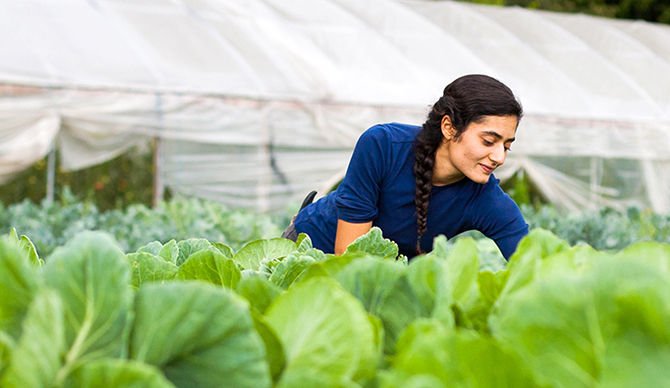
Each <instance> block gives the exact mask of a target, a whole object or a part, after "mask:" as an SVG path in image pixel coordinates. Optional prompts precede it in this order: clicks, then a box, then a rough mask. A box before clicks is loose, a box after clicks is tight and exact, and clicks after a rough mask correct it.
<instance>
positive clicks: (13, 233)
mask: <svg viewBox="0 0 670 388" xmlns="http://www.w3.org/2000/svg"><path fill="white" fill-rule="evenodd" d="M9 239H10V240H11V241H19V234H18V233H16V228H12V229H11V230H10V231H9Z"/></svg>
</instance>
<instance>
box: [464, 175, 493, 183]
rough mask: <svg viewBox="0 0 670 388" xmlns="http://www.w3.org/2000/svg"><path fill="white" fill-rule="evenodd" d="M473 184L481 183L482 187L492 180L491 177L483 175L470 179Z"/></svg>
mask: <svg viewBox="0 0 670 388" xmlns="http://www.w3.org/2000/svg"><path fill="white" fill-rule="evenodd" d="M469 178H470V179H471V180H472V181H473V182H475V183H479V184H481V185H483V184H485V183H488V181H489V178H491V175H481V174H477V176H474V177H469Z"/></svg>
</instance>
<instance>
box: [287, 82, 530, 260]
mask: <svg viewBox="0 0 670 388" xmlns="http://www.w3.org/2000/svg"><path fill="white" fill-rule="evenodd" d="M521 116H522V108H521V105H520V104H519V102H518V101H517V99H516V98H515V97H514V94H513V93H512V91H511V90H510V89H509V88H508V87H507V86H505V85H504V84H502V83H501V82H499V81H497V80H495V79H493V78H491V77H488V76H484V75H467V76H464V77H461V78H458V79H456V80H455V81H454V82H452V83H451V84H449V85H448V86H447V87H446V88H445V89H444V94H443V96H442V97H441V98H440V99H439V100H438V101H437V102H436V103H435V105H434V106H433V108H432V110H431V111H430V113H429V114H428V119H427V120H426V122H425V123H424V124H423V126H422V127H417V126H413V125H407V124H398V123H390V124H380V125H375V126H373V127H371V128H370V129H368V130H367V131H366V132H364V133H363V134H362V135H361V137H360V138H359V140H358V143H357V144H356V148H355V149H354V153H353V156H352V158H351V161H350V163H349V167H348V169H347V173H346V175H345V177H344V180H343V181H342V183H341V184H340V186H339V187H338V189H337V191H335V192H332V193H330V194H329V195H328V196H326V197H324V198H321V199H320V200H318V201H317V202H315V203H313V204H310V205H308V206H306V207H304V208H303V209H302V210H301V211H300V212H299V213H298V215H297V216H296V217H295V219H294V222H292V223H291V225H289V227H288V228H287V230H286V232H285V233H284V236H285V237H288V238H292V239H294V240H295V238H296V237H297V235H298V233H306V234H308V235H309V236H310V238H311V239H312V243H313V244H314V247H315V248H319V249H321V250H323V251H324V252H326V253H335V254H342V253H344V251H345V250H346V248H347V246H348V245H349V244H350V243H352V242H353V241H354V240H355V239H356V238H358V237H359V236H361V235H363V234H365V233H366V232H368V231H369V230H370V228H371V227H372V226H378V227H379V228H381V230H382V232H383V234H384V237H385V238H388V239H391V240H393V241H395V242H396V243H397V244H398V247H399V248H400V253H402V254H404V255H406V256H407V257H410V258H411V257H413V256H415V255H418V254H421V253H423V252H426V251H429V250H430V249H431V248H432V243H433V239H434V238H435V237H436V236H438V235H440V234H444V235H445V236H446V237H447V238H451V237H453V236H456V235H457V234H459V233H461V232H465V231H467V230H472V229H474V230H479V231H480V232H482V233H483V234H484V235H486V236H487V237H489V238H491V239H493V240H494V241H495V242H496V244H497V245H498V247H499V248H500V251H501V252H502V254H503V256H505V258H506V259H508V258H509V257H510V256H511V255H512V253H513V252H514V250H515V249H516V246H517V244H518V242H519V240H520V239H521V238H522V237H523V236H524V235H526V234H527V233H528V225H527V224H526V222H525V221H524V219H523V216H522V215H521V212H520V211H519V208H518V206H517V205H516V204H515V203H514V201H512V199H511V198H510V197H509V196H508V195H507V194H505V193H504V192H503V191H502V190H501V189H500V186H499V185H498V182H499V180H498V179H496V178H495V177H494V176H493V171H494V170H495V169H496V168H498V167H500V166H501V165H502V164H503V163H504V162H505V158H506V156H507V152H508V151H509V149H510V146H511V145H512V142H514V139H515V135H516V129H517V127H518V125H519V120H520V119H521Z"/></svg>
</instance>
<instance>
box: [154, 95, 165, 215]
mask: <svg viewBox="0 0 670 388" xmlns="http://www.w3.org/2000/svg"><path fill="white" fill-rule="evenodd" d="M156 115H157V116H158V123H159V126H160V128H159V129H162V128H163V100H162V98H161V95H160V94H158V93H157V94H156ZM153 149H154V197H153V203H152V206H153V207H154V208H156V207H158V204H160V203H161V202H162V201H163V195H164V194H165V180H164V177H163V139H161V135H160V134H159V135H158V136H157V137H155V138H154V140H153Z"/></svg>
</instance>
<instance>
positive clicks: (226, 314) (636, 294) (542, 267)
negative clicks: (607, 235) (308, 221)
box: [0, 228, 670, 388]
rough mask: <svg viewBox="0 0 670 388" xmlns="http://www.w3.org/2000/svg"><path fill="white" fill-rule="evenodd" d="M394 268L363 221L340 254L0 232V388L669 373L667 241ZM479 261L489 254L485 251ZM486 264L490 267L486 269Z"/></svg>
mask: <svg viewBox="0 0 670 388" xmlns="http://www.w3.org/2000/svg"><path fill="white" fill-rule="evenodd" d="M490 248H491V246H490V244H489V242H487V240H485V239H479V240H475V239H473V238H471V237H468V236H463V237H461V238H458V239H455V240H454V241H449V242H448V241H446V239H444V238H438V239H436V241H435V246H434V250H433V251H432V252H431V253H429V254H427V255H424V256H421V257H417V258H414V259H412V260H411V261H410V262H409V263H408V262H407V260H405V259H404V258H402V257H400V258H399V259H396V258H397V256H398V250H397V246H396V245H395V244H394V243H393V242H392V241H389V240H384V239H383V237H382V236H381V231H380V230H379V229H376V228H373V230H372V231H371V232H370V233H368V234H367V235H365V236H362V237H361V238H359V239H358V240H357V241H356V242H355V243H354V244H352V245H351V246H350V247H349V249H348V250H347V252H346V253H345V254H343V255H341V256H334V255H326V254H324V253H323V252H321V251H319V250H317V249H314V248H312V246H311V241H310V240H309V237H307V236H305V235H301V238H300V239H299V240H298V242H297V243H294V242H292V241H290V240H285V239H281V238H265V239H258V240H254V241H250V242H247V243H246V244H243V245H242V246H241V247H239V248H237V247H236V248H233V247H232V246H230V245H227V244H225V243H223V242H221V241H216V240H208V239H204V238H186V239H182V240H176V239H172V240H169V241H167V242H161V241H152V242H147V243H145V244H144V245H143V246H140V247H138V248H137V249H134V250H132V251H127V250H124V247H122V245H121V244H119V242H118V241H116V240H115V237H114V236H113V235H112V234H110V233H106V232H100V231H83V232H78V233H75V234H74V236H73V237H72V238H70V239H69V240H68V241H67V242H66V243H65V244H63V245H61V246H58V247H55V249H52V252H51V254H50V255H48V256H45V257H41V255H39V254H38V251H37V250H36V249H35V245H34V244H33V243H32V242H31V239H30V238H29V237H28V236H21V237H19V234H17V233H16V232H15V231H12V233H11V234H10V235H6V236H3V237H2V238H0V293H1V294H2V298H0V386H2V387H100V386H105V387H131V386H142V387H219V386H225V387H317V386H318V387H380V388H383V387H494V386H495V387H500V386H510V387H512V386H513V387H566V386H569V387H593V386H608V387H609V386H612V387H614V386H616V387H639V386H664V384H666V383H667V381H670V371H669V370H668V369H667V367H666V365H667V362H668V361H669V360H670V347H669V344H670V332H669V331H668V327H670V326H669V325H668V322H670V307H669V306H670V282H669V281H668V279H670V277H669V275H670V274H669V272H670V246H669V245H668V244H666V243H661V242H651V241H643V242H638V243H635V244H633V245H630V246H628V247H626V248H624V249H608V250H596V249H594V248H592V247H590V246H588V245H585V244H579V245H575V246H571V244H569V243H568V242H567V241H565V240H563V239H561V238H559V237H557V236H556V235H554V234H553V233H551V232H550V231H547V230H544V229H539V228H537V229H533V230H532V232H531V234H530V235H529V236H527V237H526V238H525V239H524V240H522V242H521V244H520V245H519V248H518V249H517V252H516V253H515V254H514V255H513V256H512V258H511V259H510V262H509V264H508V265H504V263H503V265H502V266H499V263H497V262H496V261H495V255H494V254H493V252H492V251H491V249H490ZM491 257H493V259H491ZM487 260H489V261H488V262H487Z"/></svg>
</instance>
